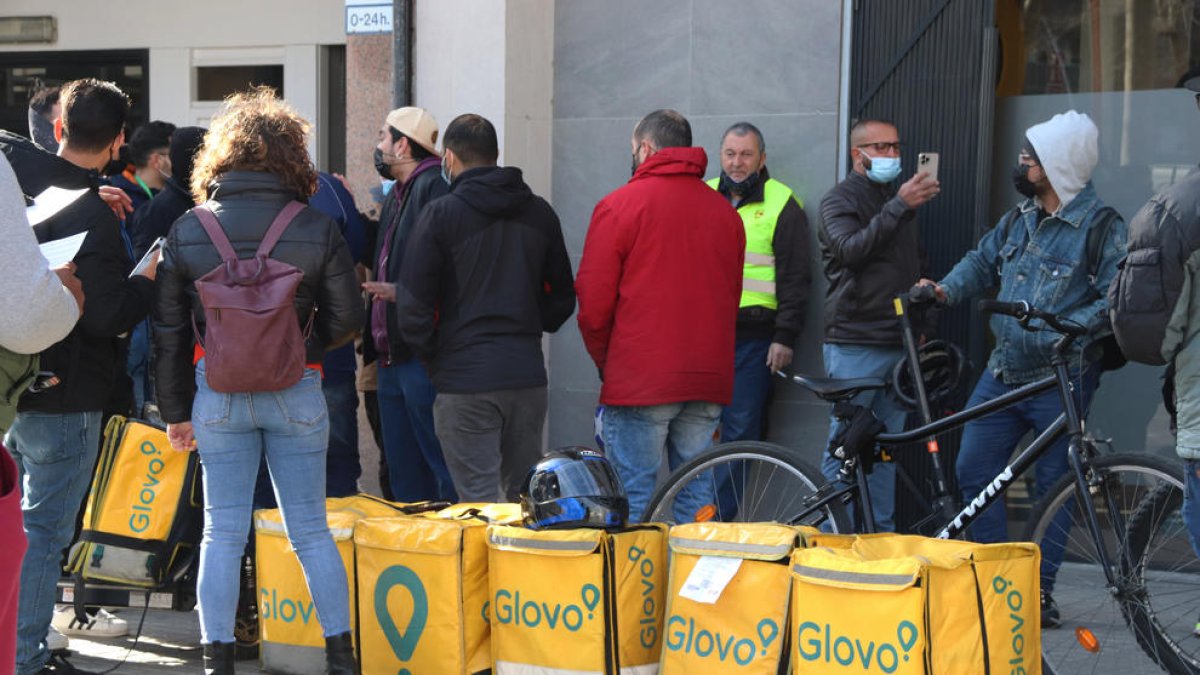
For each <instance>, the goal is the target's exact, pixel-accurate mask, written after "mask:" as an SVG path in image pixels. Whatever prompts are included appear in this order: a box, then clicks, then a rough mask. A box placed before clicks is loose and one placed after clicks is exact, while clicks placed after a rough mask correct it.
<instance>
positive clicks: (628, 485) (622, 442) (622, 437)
mask: <svg viewBox="0 0 1200 675" xmlns="http://www.w3.org/2000/svg"><path fill="white" fill-rule="evenodd" d="M720 421H721V406H720V405H719V404H717V403H708V402H706V401H687V402H685V403H667V404H663V405H648V406H617V405H610V406H607V407H605V409H604V447H605V450H606V452H607V455H608V459H609V461H611V462H612V463H613V467H614V468H615V469H616V470H617V475H618V476H620V478H621V483H622V485H624V487H625V494H626V495H627V496H628V497H629V522H631V523H636V522H641V520H642V516H643V515H644V512H645V510H646V506H647V505H648V504H649V503H650V496H651V494H652V493H653V492H654V485H655V483H656V482H657V481H658V470H659V467H660V466H661V465H662V455H663V448H664V447H665V448H666V450H667V466H668V467H669V468H670V469H671V470H672V471H674V470H675V469H676V468H677V467H678V466H679V465H680V464H683V463H684V462H686V461H688V460H689V459H691V458H693V457H695V456H696V455H698V454H700V453H701V452H703V451H704V450H707V449H708V448H709V447H711V446H712V443H713V435H714V434H715V433H716V431H717V425H718V424H719V423H720ZM703 478H704V477H703V476H702V477H701V479H699V480H694V481H692V482H691V483H690V484H689V485H688V487H686V488H685V489H684V490H683V491H682V492H681V493H680V494H679V496H678V497H676V499H675V519H676V522H680V523H687V522H691V521H693V520H695V519H696V518H695V513H696V511H697V510H698V509H699V508H700V507H702V506H704V505H706V504H711V503H712V500H713V496H714V495H713V494H712V492H711V485H712V483H711V481H708V480H703Z"/></svg>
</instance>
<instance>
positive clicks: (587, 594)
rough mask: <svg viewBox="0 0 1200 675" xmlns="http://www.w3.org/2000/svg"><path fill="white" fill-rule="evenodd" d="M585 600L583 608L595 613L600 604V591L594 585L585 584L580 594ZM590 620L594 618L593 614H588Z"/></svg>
mask: <svg viewBox="0 0 1200 675" xmlns="http://www.w3.org/2000/svg"><path fill="white" fill-rule="evenodd" d="M579 595H580V597H582V598H583V606H584V607H587V611H588V612H595V611H596V605H599V604H600V589H599V588H596V586H594V585H592V584H584V586H583V588H582V589H581V590H580V593H579ZM588 618H589V619H591V618H592V614H588Z"/></svg>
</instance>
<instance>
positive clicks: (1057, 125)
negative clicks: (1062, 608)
mask: <svg viewBox="0 0 1200 675" xmlns="http://www.w3.org/2000/svg"><path fill="white" fill-rule="evenodd" d="M1098 136H1099V131H1098V130H1097V129H1096V125H1095V124H1094V123H1093V122H1092V120H1091V119H1090V118H1089V117H1088V116H1087V115H1084V114H1081V113H1077V112H1075V111H1074V110H1071V111H1068V112H1066V113H1062V114H1059V115H1055V116H1054V117H1052V118H1051V119H1050V120H1049V121H1047V122H1042V123H1041V124H1036V125H1034V126H1032V127H1030V128H1029V129H1028V130H1027V131H1026V132H1025V142H1024V145H1023V146H1022V147H1021V148H1020V152H1019V154H1018V158H1019V161H1018V164H1017V165H1016V167H1014V169H1013V187H1014V188H1015V189H1016V191H1017V192H1018V193H1020V195H1021V201H1020V202H1019V203H1018V204H1017V205H1016V206H1015V207H1013V208H1012V209H1011V210H1009V211H1008V212H1007V213H1005V214H1004V216H1003V217H1001V218H1000V222H999V223H998V224H997V225H996V227H994V228H993V229H992V230H991V231H990V232H988V233H987V234H985V235H984V236H983V238H982V239H981V240H980V241H979V244H978V245H977V246H976V247H975V250H973V251H971V252H969V253H967V255H966V256H964V257H963V259H962V260H960V261H959V262H958V264H957V265H955V266H954V269H952V270H950V273H949V274H947V275H946V277H945V278H944V279H942V280H941V281H940V282H938V283H937V284H936V286H935V288H936V291H937V295H938V297H939V299H941V300H943V301H944V302H946V303H948V304H954V303H958V302H962V301H965V300H970V299H972V298H977V297H981V296H983V295H984V294H985V293H986V292H987V291H989V290H990V289H993V288H996V287H997V286H998V287H999V292H998V293H997V295H996V298H997V299H998V300H1001V301H1007V302H1019V301H1023V302H1027V303H1029V306H1030V307H1035V308H1037V309H1040V310H1042V311H1045V312H1050V313H1052V314H1057V315H1060V316H1063V317H1065V318H1066V319H1067V320H1068V321H1069V322H1070V323H1074V324H1078V325H1081V326H1085V327H1087V328H1088V329H1089V334H1088V335H1086V336H1083V337H1081V338H1079V339H1078V340H1076V342H1075V344H1074V345H1073V346H1072V348H1071V351H1070V353H1068V354H1067V356H1068V359H1069V362H1070V363H1072V364H1075V365H1074V366H1073V368H1072V372H1071V381H1072V382H1073V383H1074V385H1075V395H1076V397H1077V398H1076V405H1077V406H1078V407H1079V411H1080V414H1081V415H1082V416H1084V417H1086V416H1087V410H1088V406H1089V405H1090V404H1091V401H1092V394H1093V393H1094V392H1095V391H1096V385H1097V384H1098V382H1099V378H1100V371H1101V367H1100V364H1099V363H1098V356H1099V355H1098V354H1095V353H1094V352H1095V351H1097V350H1095V349H1091V350H1089V349H1088V347H1089V345H1092V344H1094V343H1096V342H1097V340H1098V339H1100V338H1102V337H1105V335H1107V334H1109V333H1110V332H1111V328H1109V324H1108V321H1107V317H1108V301H1107V299H1106V296H1107V292H1108V285H1109V283H1110V282H1111V281H1112V279H1113V277H1115V276H1116V274H1117V263H1118V261H1119V260H1120V259H1121V257H1122V256H1123V255H1124V254H1125V242H1126V238H1127V236H1128V230H1127V229H1126V227H1125V221H1124V220H1123V219H1122V218H1121V216H1120V214H1118V213H1117V212H1116V211H1114V210H1113V209H1112V208H1110V207H1106V206H1104V203H1103V202H1101V201H1100V198H1099V197H1098V196H1097V195H1096V191H1095V189H1094V188H1093V187H1092V183H1091V178H1092V171H1093V170H1094V169H1095V168H1096V163H1097V161H1098V158H1099V156H1098V152H1097V147H1096V145H1097V137H1098ZM921 283H922V284H932V283H933V282H932V281H929V280H927V279H924V280H922V282H921ZM990 322H991V323H990V326H991V329H992V333H993V335H994V336H995V344H996V347H995V349H993V350H992V354H991V356H990V358H989V359H988V363H987V368H986V369H985V370H984V373H983V375H982V376H981V377H980V378H979V382H978V383H977V384H976V385H975V391H974V392H973V393H972V394H971V399H970V401H969V402H968V403H967V406H968V407H971V406H976V405H980V404H982V403H983V402H985V401H988V400H991V399H994V398H997V397H998V396H1000V395H1002V394H1006V393H1008V392H1010V391H1012V390H1013V389H1016V388H1018V387H1020V386H1021V385H1024V384H1028V383H1030V382H1033V381H1034V380H1038V379H1041V378H1043V377H1046V376H1048V375H1051V374H1052V373H1053V369H1052V367H1051V365H1050V359H1051V356H1052V355H1053V353H1054V349H1053V345H1054V343H1055V342H1056V341H1057V340H1058V338H1059V335H1058V334H1057V333H1054V332H1050V331H1040V332H1028V331H1026V330H1025V329H1024V328H1022V327H1021V326H1020V325H1019V324H1018V322H1017V320H1016V319H1015V318H1013V317H1010V316H1004V315H1000V314H994V315H992V317H991V319H990ZM1062 412H1063V406H1062V402H1061V401H1060V400H1059V393H1058V390H1057V389H1051V390H1049V391H1046V392H1044V393H1042V394H1040V395H1039V396H1035V397H1033V398H1030V399H1026V400H1024V401H1023V402H1021V403H1018V404H1016V405H1013V406H1010V407H1008V408H1005V409H1003V410H1001V411H999V412H997V413H994V414H991V415H988V416H986V417H982V418H980V419H978V420H975V421H974V422H971V423H969V424H967V426H966V428H965V430H964V432H963V438H962V450H961V451H960V453H959V455H958V464H957V471H958V482H959V486H960V488H961V490H962V495H963V499H964V500H970V499H972V498H974V497H975V496H976V495H978V494H979V493H980V491H982V490H983V488H984V486H985V485H987V483H989V482H990V481H991V480H992V479H993V478H994V477H995V476H996V475H997V474H999V473H1000V472H1001V471H1003V470H1004V467H1005V465H1006V464H1007V463H1008V459H1009V457H1010V456H1011V455H1012V452H1013V449H1014V448H1016V446H1017V443H1018V442H1020V440H1021V438H1022V437H1023V436H1025V434H1026V433H1027V432H1030V431H1032V432H1033V433H1035V434H1041V433H1042V432H1043V431H1045V430H1046V429H1047V428H1048V427H1050V426H1051V425H1052V424H1053V423H1054V421H1055V420H1056V419H1057V418H1058V416H1059V415H1061V414H1062ZM1067 445H1068V439H1067V437H1066V436H1063V437H1062V438H1060V439H1059V440H1058V442H1057V443H1055V444H1054V445H1053V446H1051V447H1050V449H1049V450H1048V451H1047V452H1046V454H1045V455H1044V456H1043V457H1042V458H1041V459H1040V460H1038V463H1037V468H1036V491H1037V494H1035V495H1034V498H1035V501H1036V499H1037V498H1040V497H1041V495H1042V494H1044V493H1045V492H1046V490H1048V489H1049V488H1050V487H1051V486H1052V485H1053V484H1054V483H1055V482H1056V481H1057V480H1058V478H1059V477H1060V476H1062V475H1063V474H1065V473H1066V472H1067ZM971 538H972V539H974V540H975V541H978V542H985V543H987V542H997V541H1005V540H1007V539H1008V520H1007V514H1006V513H1005V510H1004V508H1003V507H1002V506H998V507H993V508H989V509H987V510H985V511H984V512H983V513H981V514H980V515H979V517H978V518H977V519H976V521H975V523H974V524H973V525H972V526H971ZM1065 538H1066V532H1063V533H1062V537H1061V539H1063V540H1065ZM1054 539H1055V537H1053V536H1049V537H1047V539H1046V540H1045V541H1044V542H1043V549H1042V556H1043V558H1042V625H1043V626H1049V627H1053V626H1057V625H1059V623H1060V619H1059V613H1058V607H1057V606H1056V605H1055V603H1054V600H1053V599H1052V598H1051V593H1052V592H1053V590H1054V581H1055V575H1056V573H1057V571H1058V567H1059V565H1061V563H1062V558H1063V547H1062V544H1063V543H1064V542H1063V541H1059V542H1058V545H1057V546H1055V545H1050V546H1047V545H1046V544H1047V543H1051V542H1053V541H1054Z"/></svg>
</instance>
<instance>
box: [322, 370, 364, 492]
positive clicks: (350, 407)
mask: <svg viewBox="0 0 1200 675" xmlns="http://www.w3.org/2000/svg"><path fill="white" fill-rule="evenodd" d="M321 391H322V392H323V393H324V394H325V405H326V406H327V407H328V408H329V454H328V455H327V456H326V458H325V496H327V497H349V496H350V495H354V494H358V478H359V476H361V475H362V465H361V464H360V463H359V461H358V388H357V387H356V386H355V385H354V373H353V372H350V373H332V372H328V371H327V372H326V373H325V379H324V380H322V381H321Z"/></svg>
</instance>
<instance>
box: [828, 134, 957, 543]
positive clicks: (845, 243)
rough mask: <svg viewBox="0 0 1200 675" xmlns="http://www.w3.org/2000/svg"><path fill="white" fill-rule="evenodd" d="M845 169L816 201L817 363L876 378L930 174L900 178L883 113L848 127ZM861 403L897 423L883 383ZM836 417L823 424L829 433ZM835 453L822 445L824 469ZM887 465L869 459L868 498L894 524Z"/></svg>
mask: <svg viewBox="0 0 1200 675" xmlns="http://www.w3.org/2000/svg"><path fill="white" fill-rule="evenodd" d="M850 157H851V160H852V161H853V170H852V171H851V172H850V175H848V176H847V177H846V179H845V180H843V181H842V182H840V183H838V184H837V185H835V186H834V187H833V189H832V190H830V191H829V192H828V193H826V195H825V198H824V199H822V200H821V227H820V228H819V229H818V230H817V238H818V240H819V241H820V243H821V261H822V262H823V263H824V265H825V278H826V279H827V280H828V281H829V289H828V290H827V291H826V294H825V345H824V356H825V370H826V372H827V373H828V375H829V377H832V378H839V379H842V378H856V377H885V376H887V374H888V373H890V372H891V370H892V368H893V367H894V366H895V365H896V361H898V360H899V359H900V358H901V356H903V347H902V344H903V339H902V338H901V335H900V321H899V319H898V318H897V317H896V312H895V309H894V308H893V304H892V301H893V299H894V298H895V297H896V296H897V295H899V294H900V293H903V292H905V291H907V290H908V289H909V288H911V287H912V286H913V285H914V284H916V283H917V281H918V280H919V279H920V278H921V263H920V259H921V250H920V243H919V241H920V238H919V231H918V229H917V220H916V209H917V207H919V206H921V205H922V204H924V203H925V202H927V201H929V200H930V199H932V198H933V197H934V196H936V195H937V193H938V189H939V188H938V182H937V181H936V180H931V179H929V177H928V176H927V175H926V174H923V173H917V174H916V175H914V176H913V177H912V178H910V179H909V180H908V181H907V182H905V183H904V184H903V185H901V186H900V188H899V190H897V189H896V188H894V187H893V186H892V183H893V181H895V180H896V178H897V177H898V176H899V175H900V132H899V131H898V130H897V129H896V126H895V125H894V124H892V123H891V122H885V121H882V120H863V121H860V122H856V123H855V124H854V126H853V127H852V128H851V129H850ZM854 403H856V404H857V405H862V406H869V407H871V408H872V409H873V410H874V411H875V415H876V416H877V417H878V418H879V419H880V420H881V421H882V422H883V423H884V424H886V425H887V428H888V430H889V431H900V430H901V429H902V428H903V425H904V411H903V410H902V409H901V408H900V407H899V406H898V405H897V404H896V403H895V401H893V400H892V399H891V397H890V396H889V395H887V394H886V393H885V392H884V391H883V390H880V391H878V392H867V393H865V394H863V395H861V396H860V397H859V399H856V400H855V401H854ZM836 426H837V425H836V423H834V424H832V425H831V428H830V438H831V439H832V437H833V436H834V435H835V433H836V431H837V429H836ZM838 468H839V462H838V461H837V460H836V459H834V458H833V457H831V456H829V455H828V454H826V455H825V456H824V458H823V460H822V466H821V469H822V471H823V472H824V473H825V477H826V478H829V479H830V480H834V479H836V478H837V476H838ZM895 478H896V473H895V466H894V465H893V464H890V463H877V464H875V468H874V470H873V471H872V473H871V476H870V488H871V506H872V511H874V515H875V524H876V525H877V526H878V528H879V529H880V530H881V531H890V530H894V529H895V524H894V522H893V519H892V514H893V513H894V511H895V490H896V482H895Z"/></svg>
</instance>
